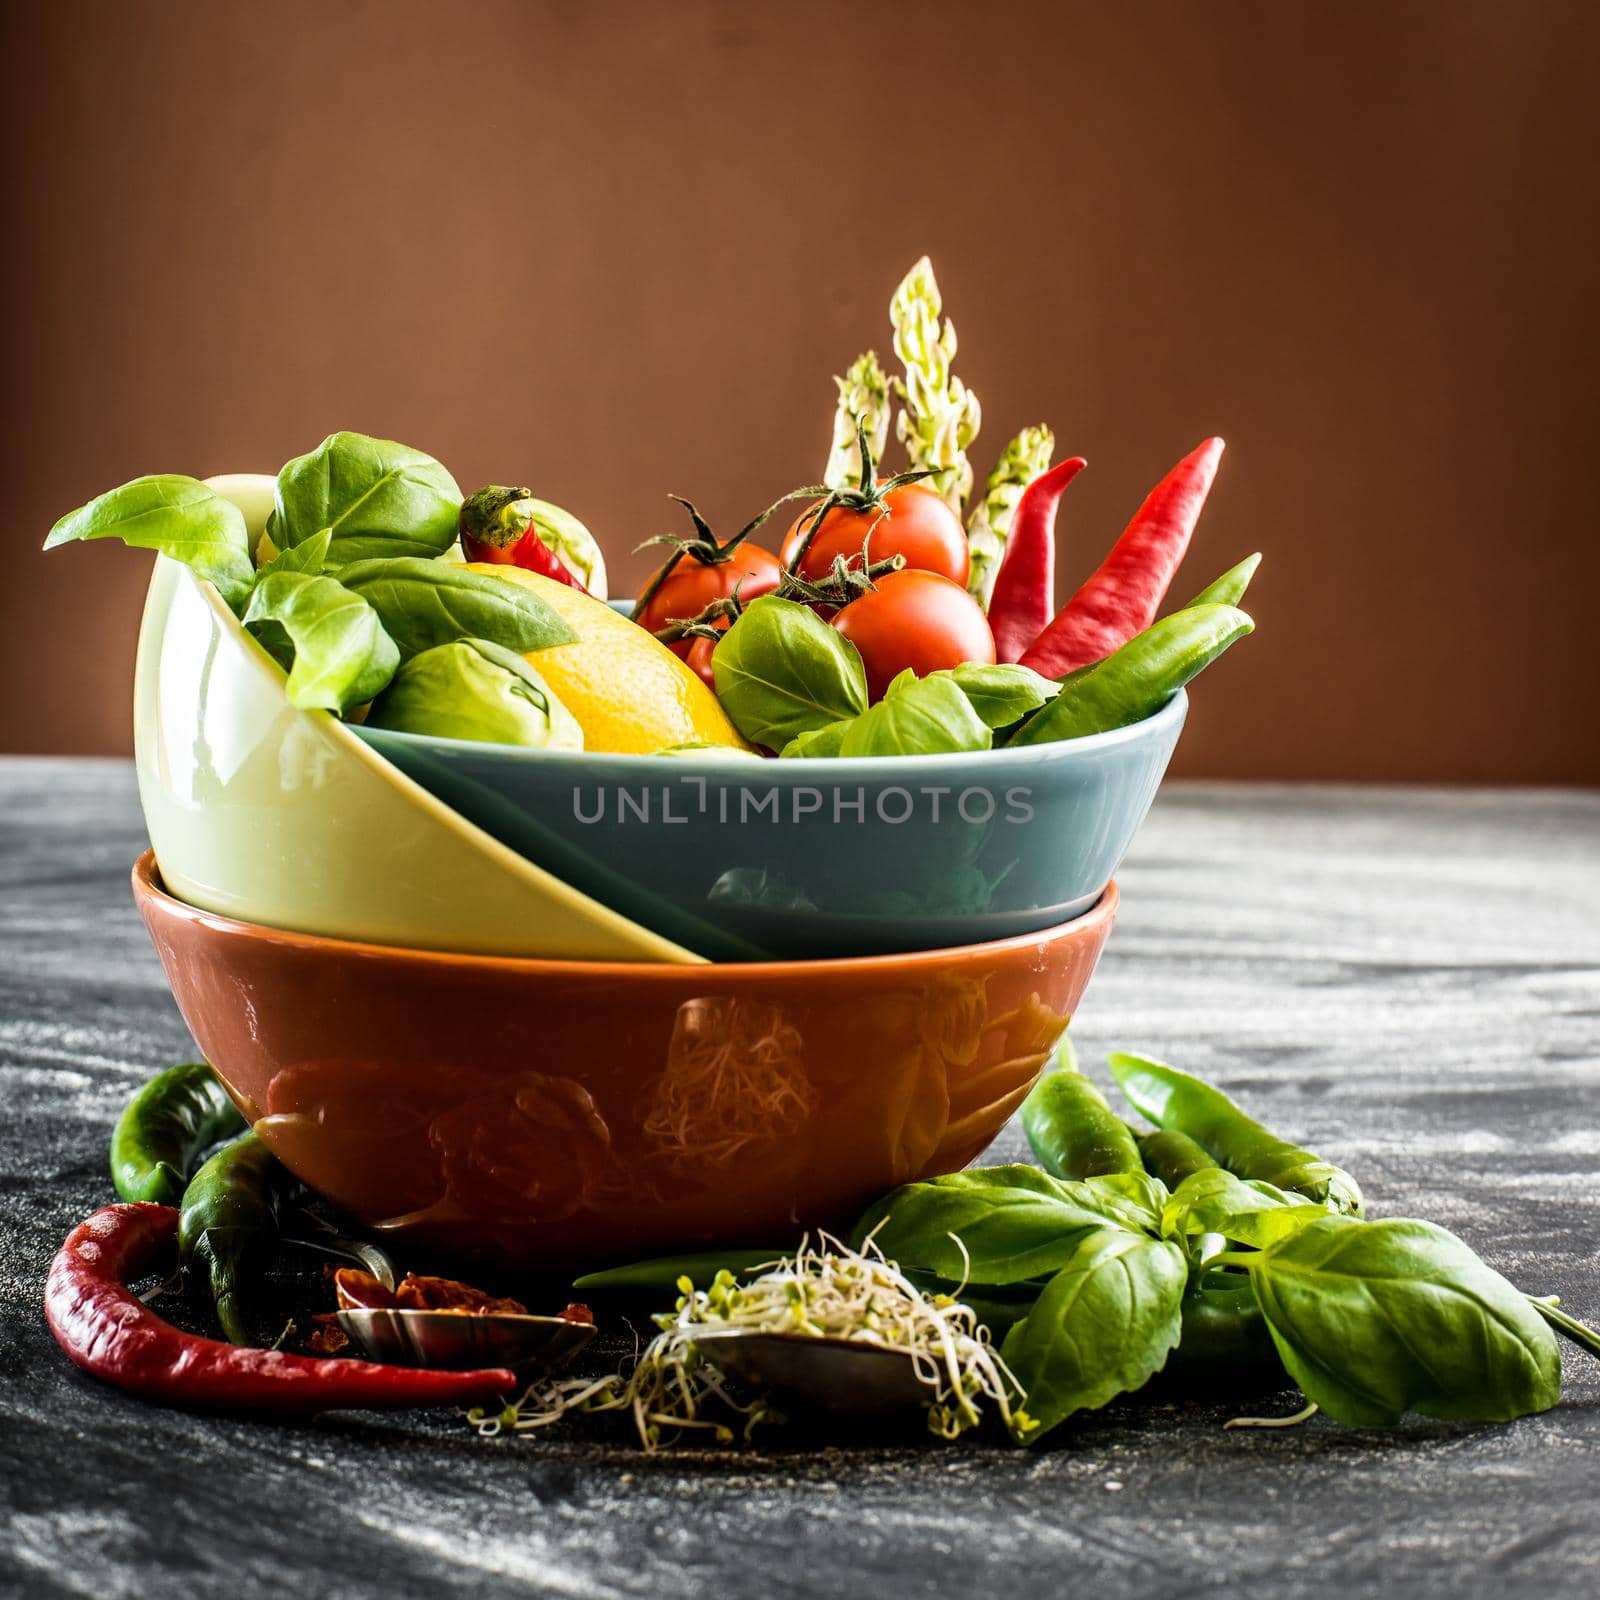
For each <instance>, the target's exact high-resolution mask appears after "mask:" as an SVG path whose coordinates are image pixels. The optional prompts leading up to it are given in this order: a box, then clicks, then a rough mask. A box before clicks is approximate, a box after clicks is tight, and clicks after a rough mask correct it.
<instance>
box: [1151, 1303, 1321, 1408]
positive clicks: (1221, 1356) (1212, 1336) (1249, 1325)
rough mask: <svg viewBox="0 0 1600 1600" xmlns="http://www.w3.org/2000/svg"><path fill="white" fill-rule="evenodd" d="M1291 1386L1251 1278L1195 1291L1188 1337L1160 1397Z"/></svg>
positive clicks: (1166, 1371) (1188, 1309)
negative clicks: (1257, 1299) (1251, 1284)
mask: <svg viewBox="0 0 1600 1600" xmlns="http://www.w3.org/2000/svg"><path fill="white" fill-rule="evenodd" d="M1289 1382H1290V1379H1289V1376H1288V1374H1287V1373H1286V1372H1285V1371H1284V1370H1283V1361H1282V1359H1281V1358H1280V1357H1279V1355H1278V1350H1277V1346H1276V1345H1274V1344H1273V1342H1272V1334H1271V1333H1270V1331H1269V1330H1268V1328H1267V1319H1266V1318H1265V1317H1264V1316H1262V1314H1261V1307H1260V1305H1259V1304H1258V1303H1257V1301H1256V1295H1255V1290H1254V1289H1253V1288H1251V1286H1250V1280H1249V1279H1248V1278H1240V1277H1238V1276H1237V1275H1230V1278H1225V1279H1221V1280H1220V1281H1219V1280H1217V1279H1213V1280H1212V1281H1211V1282H1204V1281H1202V1282H1201V1283H1199V1284H1197V1285H1195V1286H1194V1287H1193V1288H1191V1289H1190V1290H1189V1292H1188V1293H1187V1294H1186V1295H1185V1296H1184V1297H1183V1332H1182V1334H1181V1336H1180V1337H1179V1340H1178V1348H1177V1349H1176V1350H1174V1351H1173V1352H1172V1354H1171V1355H1170V1356H1169V1357H1168V1358H1167V1364H1166V1366H1165V1367H1164V1368H1163V1369H1162V1371H1161V1374H1160V1376H1159V1378H1158V1379H1157V1380H1156V1384H1155V1386H1154V1387H1155V1389H1156V1392H1157V1393H1159V1394H1163V1395H1173V1396H1176V1395H1185V1396H1193V1397H1197V1398H1198V1397H1201V1396H1206V1395H1223V1394H1227V1395H1249V1394H1265V1393H1268V1392H1269V1391H1271V1390H1273V1389H1286V1388H1288V1387H1289Z"/></svg>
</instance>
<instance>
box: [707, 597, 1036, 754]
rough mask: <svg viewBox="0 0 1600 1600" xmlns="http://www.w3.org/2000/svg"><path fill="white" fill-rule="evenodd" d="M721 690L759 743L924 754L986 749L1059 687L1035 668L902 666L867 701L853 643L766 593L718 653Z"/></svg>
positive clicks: (801, 750) (796, 750)
mask: <svg viewBox="0 0 1600 1600" xmlns="http://www.w3.org/2000/svg"><path fill="white" fill-rule="evenodd" d="M712 670H713V671H714V673H715V674H716V681H717V698H718V699H719V700H720V701H721V702H722V707H723V710H725V711H726V712H727V713H728V716H729V717H730V718H731V719H732V720H733V723H734V726H735V727H737V728H738V730H739V731H740V733H742V734H743V735H744V736H745V738H747V739H748V740H750V742H751V743H752V744H759V745H765V746H766V748H767V749H769V750H776V751H777V752H778V754H779V755H780V756H791V757H792V756H920V755H937V754H940V753H944V752H949V751H955V750H987V749H989V748H990V747H991V746H992V745H993V744H995V743H997V742H998V737H999V736H1000V735H1003V733H1004V731H1005V730H1006V729H1009V728H1012V727H1015V726H1016V725H1017V724H1018V723H1020V722H1022V721H1023V720H1024V719H1025V718H1026V717H1028V716H1030V715H1031V714H1032V713H1033V712H1035V711H1037V710H1038V709H1039V707H1040V706H1042V705H1044V704H1045V702H1046V701H1048V700H1050V699H1051V698H1052V697H1053V696H1055V695H1056V694H1058V693H1059V692H1060V689H1061V685H1060V684H1058V683H1052V682H1051V681H1050V680H1049V679H1048V678H1042V677H1040V676H1039V674H1038V673H1037V672H1034V671H1032V670H1031V669H1030V668H1028V667H1020V666H989V665H985V664H983V663H981V662H969V663H967V664H965V665H963V666H959V667H954V668H950V669H947V670H945V671H941V672H930V673H928V674H927V676H926V677H922V678H919V677H918V676H917V675H916V674H915V673H914V672H912V671H910V670H909V669H908V670H907V671H905V672H902V673H901V674H900V675H899V676H898V677H897V678H896V679H895V680H894V682H893V683H891V684H890V685H889V687H888V689H887V690H886V691H885V693H884V695H883V698H882V699H881V700H879V701H877V702H876V703H875V704H873V705H871V706H869V705H868V704H867V673H866V668H865V667H864V666H863V664H862V661H861V655H860V653H859V652H858V651H857V649H856V647H855V646H854V645H853V644H851V642H850V641H849V640H848V639H846V638H845V636H844V635H843V634H842V633H840V632H839V631H838V630H837V629H836V628H831V627H829V625H828V624H827V623H826V622H824V621H823V620H822V619H821V618H820V617H819V616H818V615H817V614H816V612H815V611H813V610H812V609H811V607H810V606H806V605H801V604H798V603H797V602H795V601H793V600H786V599H780V598H779V597H778V596H776V595H763V596H762V597H761V598H760V599H758V600H752V601H751V602H750V604H749V605H748V606H746V607H745V609H744V612H743V614H742V615H741V616H740V617H739V619H738V621H737V622H735V623H734V625H733V626H732V627H731V628H730V629H729V630H728V631H727V633H726V634H725V635H724V636H723V638H722V640H721V641H720V642H719V643H718V645H717V648H716V652H715V654H714V655H713V656H712Z"/></svg>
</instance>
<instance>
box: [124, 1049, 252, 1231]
mask: <svg viewBox="0 0 1600 1600" xmlns="http://www.w3.org/2000/svg"><path fill="white" fill-rule="evenodd" d="M244 1128H245V1120H244V1118H243V1117H242V1116H240V1115H239V1111H238V1108H237V1107H236V1106H235V1105H234V1103H233V1101H231V1100H230V1099H229V1098H228V1095H227V1091H226V1090H224V1089H223V1087H222V1085H221V1084H220V1083H218V1082H217V1075H216V1073H214V1072H213V1071H212V1070H211V1068H210V1067H209V1066H207V1064H206V1063H205V1062H204V1061H186V1062H184V1063H183V1064H182V1065H181V1066H176V1067H168V1068H167V1070H166V1071H165V1072H158V1073H157V1074H156V1075H155V1077H153V1078H152V1079H151V1080H150V1081H149V1082H148V1083H147V1084H146V1085H145V1086H144V1087H143V1088H142V1089H141V1090H140V1091H139V1092H138V1093H137V1094H136V1095H134V1097H133V1098H132V1099H131V1100H130V1101H129V1102H128V1103H127V1105H126V1106H125V1107H124V1108H123V1111H122V1115H121V1116H120V1117H118V1118H117V1126H116V1128H115V1130H114V1131H113V1132H112V1135H111V1181H112V1183H113V1184H114V1185H115V1186H116V1191H117V1194H118V1195H119V1196H120V1197H121V1198H122V1199H124V1200H149V1201H153V1202H154V1203H155V1204H156V1205H158V1206H176V1205H181V1204H182V1203H183V1190H184V1185H185V1184H186V1183H187V1182H188V1181H189V1169H190V1168H191V1167H192V1166H193V1165H194V1162H195V1158H196V1157H197V1156H198V1155H199V1154H200V1152H201V1151H202V1150H204V1149H205V1148H206V1147H207V1146H208V1145H213V1144H215V1143H216V1142H217V1141H218V1140H219V1139H229V1138H232V1137H233V1136H234V1135H235V1134H238V1133H242V1132H244Z"/></svg>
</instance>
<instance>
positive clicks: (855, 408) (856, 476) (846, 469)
mask: <svg viewBox="0 0 1600 1600" xmlns="http://www.w3.org/2000/svg"><path fill="white" fill-rule="evenodd" d="M833 381H834V382H835V383H836V384H837V385H838V386H839V409H838V410H837V411H836V412H835V413H834V416H833V448H832V449H831V450H830V451H829V452H828V466H827V470H826V471H824V473H823V474H822V481H823V482H824V483H825V484H826V485H827V486H828V487H829V488H830V489H845V488H849V487H851V486H852V485H854V484H855V483H857V482H859V480H860V477H861V452H860V451H859V450H858V449H857V448H856V419H857V418H858V417H859V418H860V419H861V424H862V426H863V427H864V428H865V429H866V433H867V443H868V444H869V445H871V447H872V454H873V457H874V458H875V459H876V460H879V461H881V460H882V459H883V449H884V446H885V445H886V444H888V442H889V379H888V377H887V376H886V375H885V373H884V370H883V368H882V366H881V365H880V364H879V362H878V353H877V351H875V350H868V351H865V352H864V353H863V354H861V355H859V356H857V357H856V359H855V361H854V362H853V363H852V364H851V367H850V370H849V371H848V372H847V373H845V375H844V376H843V377H842V378H835V379H834V380H833Z"/></svg>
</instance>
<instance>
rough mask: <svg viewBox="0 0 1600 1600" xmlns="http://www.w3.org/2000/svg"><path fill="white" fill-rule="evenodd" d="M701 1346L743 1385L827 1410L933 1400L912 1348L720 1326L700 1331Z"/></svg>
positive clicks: (903, 1405) (898, 1406)
mask: <svg viewBox="0 0 1600 1600" xmlns="http://www.w3.org/2000/svg"><path fill="white" fill-rule="evenodd" d="M695 1348H696V1349H697V1350H699V1351H700V1353H701V1354H702V1355H703V1356H704V1357H705V1358H706V1360H707V1361H709V1362H711V1363H712V1364H713V1365H714V1366H716V1367H720V1368H721V1369H722V1371H724V1372H726V1373H727V1374H728V1376H729V1377H731V1378H737V1379H738V1380H739V1381H740V1382H741V1383H745V1384H748V1385H749V1386H750V1387H752V1388H757V1389H772V1390H775V1391H777V1392H778V1393H781V1394H787V1395H792V1396H794V1397H795V1398H797V1399H802V1400H806V1401H809V1402H810V1403H811V1404H813V1405H816V1406H820V1407H822V1408H823V1409H824V1410H826V1411H898V1410H901V1409H904V1408H908V1407H911V1406H917V1405H923V1404H926V1402H927V1399H928V1394H929V1390H928V1386H927V1385H926V1384H925V1383H923V1382H922V1380H921V1379H920V1378H918V1376H917V1369H916V1364H915V1362H914V1361H913V1359H912V1357H911V1354H910V1353H909V1352H908V1351H905V1350H892V1349H889V1348H888V1347H886V1346H884V1345H879V1344H867V1343H864V1342H863V1341H862V1340H859V1339H832V1338H817V1337H814V1336H813V1335H811V1334H805V1333H756V1332H747V1331H746V1330H745V1329H743V1328H718V1329H716V1330H715V1331H713V1332H711V1333H703V1334H700V1335H699V1336H698V1337H697V1338H696V1339H695Z"/></svg>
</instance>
